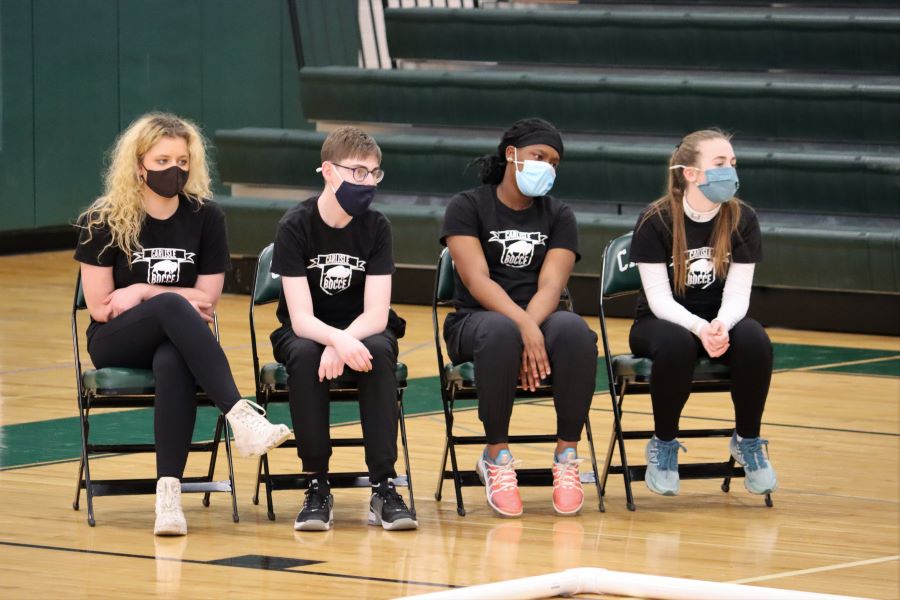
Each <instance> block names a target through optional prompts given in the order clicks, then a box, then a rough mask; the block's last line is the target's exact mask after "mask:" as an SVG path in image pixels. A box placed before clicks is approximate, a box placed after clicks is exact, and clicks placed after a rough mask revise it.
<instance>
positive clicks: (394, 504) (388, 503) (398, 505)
mask: <svg viewBox="0 0 900 600" xmlns="http://www.w3.org/2000/svg"><path fill="white" fill-rule="evenodd" d="M377 493H378V495H379V496H381V497H382V498H384V506H385V507H387V508H388V510H391V511H393V512H399V511H401V510H403V511H407V512H408V511H409V509H408V508H407V507H406V503H405V502H404V501H403V497H402V496H401V495H400V494H398V493H397V490H396V489H395V488H394V486H392V485H386V486H381V487H379V488H378V490H377Z"/></svg>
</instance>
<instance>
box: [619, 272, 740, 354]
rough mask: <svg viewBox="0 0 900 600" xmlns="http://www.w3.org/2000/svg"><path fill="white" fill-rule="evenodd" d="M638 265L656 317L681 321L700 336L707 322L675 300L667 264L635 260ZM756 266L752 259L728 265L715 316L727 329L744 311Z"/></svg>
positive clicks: (651, 308)
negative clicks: (720, 301)
mask: <svg viewBox="0 0 900 600" xmlns="http://www.w3.org/2000/svg"><path fill="white" fill-rule="evenodd" d="M637 266H638V271H639V272H640V275H641V286H642V287H643V288H644V295H645V296H646V297H647V304H648V305H649V306H650V311H651V312H652V313H653V315H654V316H655V317H656V318H657V319H662V320H664V321H670V322H672V323H675V324H677V325H681V326H682V327H684V328H685V329H687V330H688V331H690V332H691V333H693V334H694V335H696V336H697V337H700V330H701V329H702V328H703V326H704V325H707V324H708V323H709V322H708V321H707V320H706V319H704V318H702V317H700V316H697V315H695V314H694V313H692V312H690V311H689V310H688V309H686V308H685V307H684V306H682V305H681V304H679V303H678V302H676V301H675V298H674V297H673V296H672V288H671V286H670V284H669V272H668V269H667V268H666V265H665V264H664V263H638V265H637ZM755 267H756V265H754V264H752V263H733V264H731V265H730V266H729V269H728V275H727V276H726V277H725V287H724V289H723V290H722V304H721V306H720V307H719V312H718V315H717V316H716V320H718V321H721V322H722V323H723V324H724V325H725V327H726V328H727V329H728V330H731V328H732V327H734V326H735V324H736V323H737V322H738V321H740V320H741V319H743V318H744V317H745V316H746V315H747V309H748V308H749V307H750V290H751V288H752V286H753V271H754V269H755Z"/></svg>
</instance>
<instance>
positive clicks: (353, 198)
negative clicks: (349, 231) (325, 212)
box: [334, 181, 376, 217]
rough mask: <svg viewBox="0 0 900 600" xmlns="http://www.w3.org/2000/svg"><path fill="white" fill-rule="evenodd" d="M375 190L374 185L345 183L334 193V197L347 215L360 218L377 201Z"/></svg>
mask: <svg viewBox="0 0 900 600" xmlns="http://www.w3.org/2000/svg"><path fill="white" fill-rule="evenodd" d="M375 190H376V188H375V186H374V185H359V184H356V183H350V182H348V181H344V182H343V183H342V184H341V185H340V187H339V188H338V189H336V190H335V191H334V195H335V197H336V198H337V201H338V204H340V205H341V208H342V209H344V212H345V213H347V214H348V215H350V216H351V217H358V216H359V215H361V214H363V213H364V212H366V211H367V210H369V206H371V204H372V201H373V200H374V199H375Z"/></svg>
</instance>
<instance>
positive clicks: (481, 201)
mask: <svg viewBox="0 0 900 600" xmlns="http://www.w3.org/2000/svg"><path fill="white" fill-rule="evenodd" d="M453 235H465V236H472V237H477V238H478V239H479V240H480V241H481V249H482V251H484V256H485V258H486V259H487V264H488V268H489V270H490V275H491V279H493V280H494V281H496V282H497V283H498V284H499V285H500V287H502V288H503V289H504V290H505V291H506V293H507V294H509V297H510V298H511V299H512V300H513V302H515V303H516V304H518V305H519V306H521V307H522V308H525V307H526V306H528V303H529V302H530V301H531V298H532V297H533V296H534V295H535V293H537V283H538V276H539V275H540V272H541V266H543V264H544V256H546V254H547V251H548V250H550V249H551V248H565V249H567V250H571V251H572V252H574V253H575V259H576V260H580V259H581V255H580V254H578V227H577V226H576V223H575V213H573V212H572V209H571V208H569V207H568V206H567V205H566V204H564V203H563V202H561V201H559V200H557V199H555V198H553V197H551V196H541V197H539V198H535V199H534V203H533V204H532V205H531V206H530V207H528V208H526V209H524V210H513V209H511V208H509V207H508V206H506V205H505V204H503V203H502V202H501V201H500V199H499V198H497V186H495V185H482V186H480V187H477V188H474V189H471V190H468V191H465V192H461V193H459V194H457V195H456V196H454V197H453V198H451V199H450V203H449V204H448V205H447V212H446V213H445V215H444V227H443V230H442V231H441V244H444V245H446V244H447V238H448V237H450V236H453ZM455 284H456V285H455V287H456V292H455V298H454V302H455V305H456V307H457V309H463V310H465V309H477V308H481V305H480V304H479V303H478V301H477V300H476V299H475V298H473V297H472V295H471V294H470V293H469V290H467V289H466V287H465V286H464V285H463V283H462V280H461V279H460V277H459V274H458V273H457V274H456V281H455Z"/></svg>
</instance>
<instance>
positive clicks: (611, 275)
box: [600, 233, 772, 511]
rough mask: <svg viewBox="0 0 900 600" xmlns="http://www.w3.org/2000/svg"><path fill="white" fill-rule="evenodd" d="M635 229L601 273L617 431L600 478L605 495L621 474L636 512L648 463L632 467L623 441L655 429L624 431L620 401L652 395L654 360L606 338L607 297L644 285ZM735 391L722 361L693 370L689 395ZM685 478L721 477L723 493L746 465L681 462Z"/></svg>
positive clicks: (699, 432)
mask: <svg viewBox="0 0 900 600" xmlns="http://www.w3.org/2000/svg"><path fill="white" fill-rule="evenodd" d="M630 251H631V233H627V234H625V235H623V236H621V237H618V238H616V239H614V240H612V241H611V242H610V243H609V244H607V246H606V249H605V250H604V252H603V270H602V272H601V275H600V331H601V334H602V337H603V351H604V353H605V354H606V358H607V360H606V369H607V376H608V378H609V395H610V398H611V399H612V408H613V431H612V434H611V435H610V439H609V447H608V448H607V451H606V461H605V463H604V465H603V473H602V475H601V477H600V489H601V490H602V493H604V494H605V493H606V480H607V477H608V476H609V474H610V473H613V474H616V475H618V474H621V475H622V476H623V479H624V481H625V500H626V505H627V507H628V510H632V511H633V510H634V509H635V505H634V495H633V494H632V490H631V484H632V482H633V481H643V480H644V475H645V473H646V471H647V465H629V464H628V459H627V457H626V454H625V440H649V439H650V438H651V437H653V431H650V430H647V431H637V430H631V431H624V430H623V429H622V403H623V401H624V400H625V395H626V394H645V395H647V394H649V393H650V372H651V369H652V368H653V361H652V360H651V359H649V358H640V357H637V356H634V355H633V354H617V355H614V354H613V352H612V349H611V348H610V346H609V338H608V336H607V333H606V331H607V327H606V312H605V310H604V301H606V300H610V299H612V298H616V297H620V296H625V295H628V294H633V293H636V292H637V291H638V290H639V289H640V288H641V278H640V274H639V272H638V269H637V265H635V264H634V263H633V262H631V261H630ZM729 390H731V373H730V370H729V368H728V365H726V364H725V363H723V362H722V361H719V360H716V359H711V358H709V357H702V358H700V359H699V360H698V361H697V365H696V367H695V368H694V375H693V381H692V389H691V393H704V392H726V391H729ZM732 433H734V429H733V428H731V429H688V430H684V429H682V430H680V431H679V432H678V437H679V438H731V435H732ZM617 443H618V447H619V457H620V458H621V465H613V464H612V458H613V451H614V449H615V446H616V444H617ZM678 474H679V476H680V478H681V479H713V478H719V477H722V478H723V481H722V491H723V492H726V493H727V492H728V491H729V489H730V488H731V479H732V478H734V477H743V476H744V468H743V467H741V466H740V465H736V464H735V460H734V458H733V457H731V456H729V457H728V460H727V461H723V462H706V463H687V464H680V465H679V466H678ZM765 502H766V506H769V507H771V506H772V495H771V494H766V498H765Z"/></svg>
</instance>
